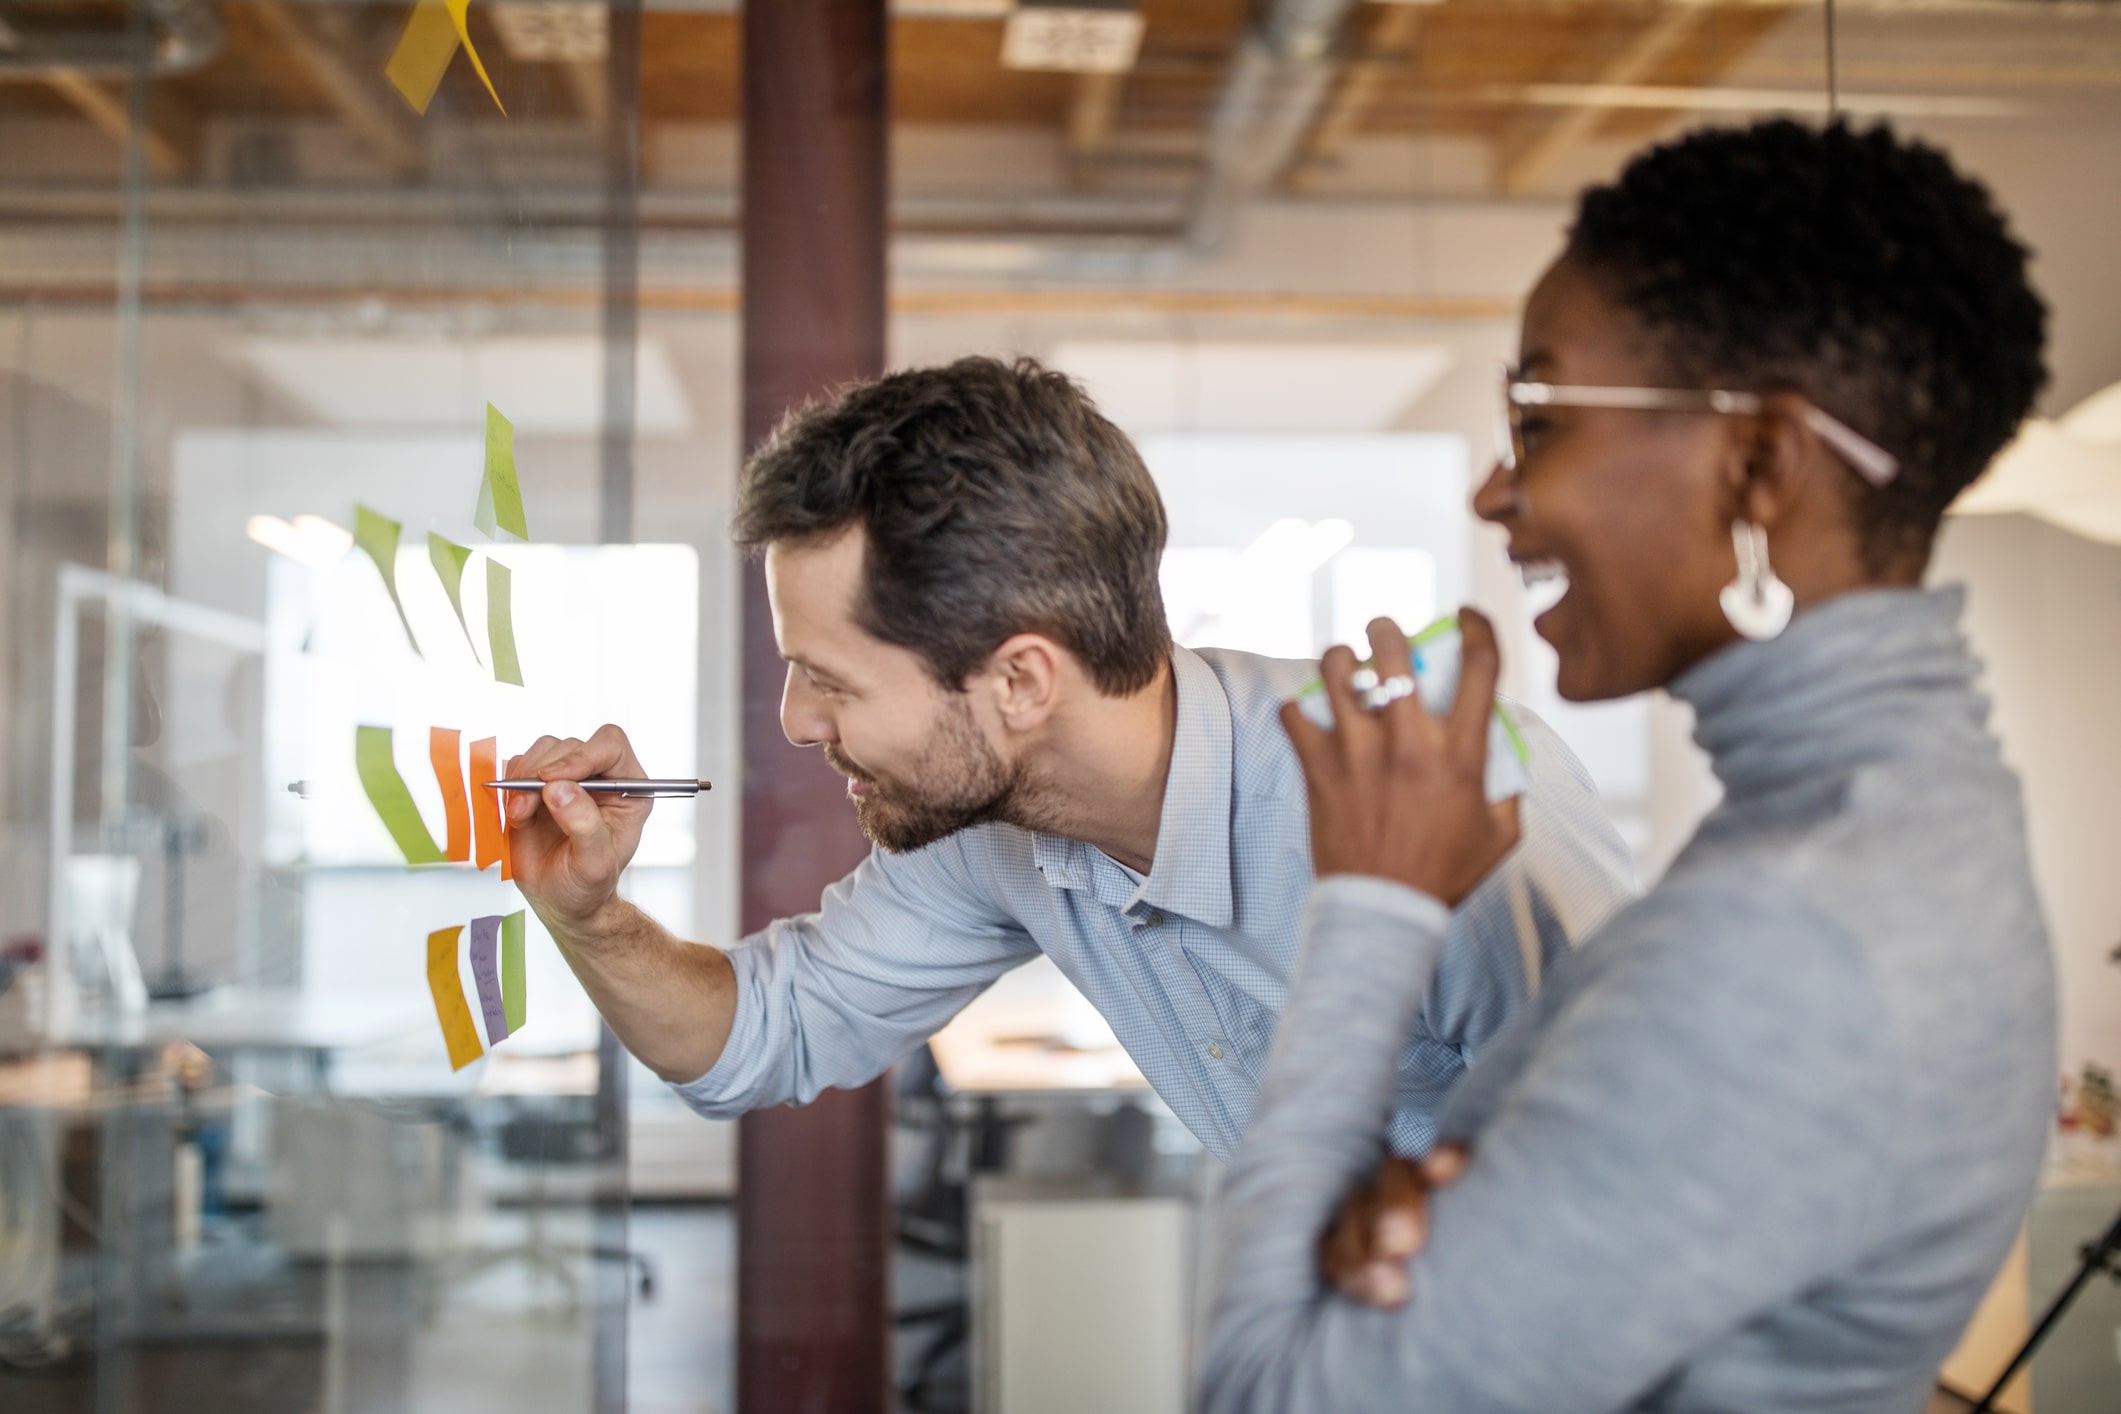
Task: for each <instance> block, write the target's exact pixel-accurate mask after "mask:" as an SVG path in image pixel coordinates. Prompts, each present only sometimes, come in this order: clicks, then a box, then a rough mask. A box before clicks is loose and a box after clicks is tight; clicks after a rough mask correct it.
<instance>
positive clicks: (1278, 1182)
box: [1201, 880, 1890, 1414]
mask: <svg viewBox="0 0 2121 1414" xmlns="http://www.w3.org/2000/svg"><path fill="white" fill-rule="evenodd" d="M1360 883H1361V885H1362V887H1361V888H1360V890H1359V891H1358V890H1357V889H1355V888H1354V887H1351V885H1350V884H1349V883H1345V882H1343V881H1339V880H1328V881H1321V883H1320V885H1319V891H1318V894H1319V896H1318V897H1317V898H1316V899H1315V900H1314V904H1313V909H1312V914H1311V917H1310V920H1309V937H1308V943H1307V948H1306V953H1305V957H1304V961H1303V966H1302V971H1301V974H1300V977H1299V981H1298V984H1297V987H1296V990H1295V993H1294V995H1293V997H1292V999H1291V1003H1290V1006H1289V1009H1288V1011H1287V1012H1286V1013H1285V1018H1284V1021H1283V1028H1284V1029H1283V1034H1282V1036H1281V1037H1279V1038H1278V1044H1277V1051H1276V1055H1275V1058H1274V1061H1273V1064H1272V1066H1271V1067H1270V1069H1269V1072H1268V1076H1267V1083H1266V1085H1265V1088H1264V1093H1263V1096H1262V1100H1261V1104H1260V1109H1259V1113H1258V1115H1257V1117H1256V1119H1255V1121H1254V1123H1253V1127H1252V1129H1251V1131H1250V1132H1249V1133H1248V1134H1247V1135H1246V1138H1245V1141H1244V1144H1243V1145H1242V1146H1241V1147H1240V1149H1239V1150H1238V1153H1237V1156H1236V1158H1235V1160H1234V1161H1233V1162H1232V1165H1231V1171H1230V1175H1229V1181H1228V1184H1227V1186H1226V1199H1225V1206H1224V1209H1223V1212H1222V1215H1221V1217H1220V1220H1219V1222H1218V1226H1217V1231H1216V1235H1215V1241H1216V1246H1217V1255H1218V1258H1219V1271H1218V1281H1217V1286H1216V1291H1215V1297H1214V1304H1213V1314H1212V1319H1211V1328H1210V1333H1209V1338H1208V1343H1207V1347H1206V1357H1205V1361H1204V1364H1203V1369H1202V1376H1201V1389H1202V1395H1203V1398H1202V1406H1203V1408H1204V1409H1206V1410H1209V1411H1213V1414H1235V1411H1266V1410H1276V1411H1303V1414H1333V1411H1341V1410H1371V1409H1376V1410H1385V1409H1390V1410H1395V1411H1408V1410H1416V1411H1418V1410H1424V1409H1433V1410H1438V1411H1450V1414H1474V1412H1475V1411H1497V1412H1498V1414H1499V1412H1500V1411H1525V1412H1526V1414H1547V1412H1548V1411H1552V1410H1556V1409H1575V1410H1586V1411H1590V1410H1612V1409H1621V1408H1626V1407H1628V1406H1629V1405H1631V1404H1632V1403H1633V1402H1635V1401H1636V1400H1638V1399H1640V1398H1641V1397H1642V1396H1643V1395H1644V1394H1645V1393H1646V1392H1648V1391H1650V1390H1652V1389H1653V1388H1655V1387H1656V1386H1657V1385H1658V1384H1659V1383H1660V1382H1661V1381H1663V1380H1665V1379H1666V1378H1669V1377H1670V1376H1671V1375H1672V1374H1673V1372H1674V1371H1676V1370H1678V1369H1679V1368H1681V1367H1682V1366H1683V1365H1684V1364H1685V1363H1686V1361H1687V1360H1688V1358H1689V1357H1690V1356H1691V1355H1692V1354H1693V1353H1694V1352H1696V1351H1698V1350H1700V1349H1701V1348H1702V1347H1703V1346H1704V1345H1705V1344H1707V1343H1708V1342H1710V1341H1711V1340H1713V1339H1715V1338H1716V1337H1718V1336H1719V1335H1721V1334H1723V1333H1725V1332H1727V1331H1729V1330H1732V1329H1734V1328H1736V1327H1737V1326H1739V1325H1741V1324H1742V1323H1744V1322H1745V1321H1746V1320H1747V1319H1749V1318H1750V1317H1751V1316H1753V1315H1755V1314H1757V1313H1758V1312H1760V1311H1761V1310H1763V1309H1766V1308H1769V1307H1771V1306H1773V1305H1775V1304H1778V1303H1780V1302H1783V1301H1787V1300H1789V1299H1790V1298H1791V1297H1793V1296H1794V1295H1795V1294H1796V1293H1798V1292H1800V1291H1802V1290H1804V1289H1805V1288H1806V1287H1807V1286H1809V1285H1811V1284H1812V1283H1813V1282H1815V1281H1816V1280H1817V1279H1818V1278H1819V1277H1820V1276H1821V1275H1822V1274H1823V1273H1826V1272H1829V1271H1832V1270H1834V1269H1836V1268H1837V1267H1838V1266H1840V1265H1841V1264H1844V1263H1845V1262H1846V1261H1847V1260H1848V1256H1849V1254H1850V1253H1851V1252H1853V1251H1858V1250H1860V1242H1861V1234H1862V1233H1863V1232H1864V1231H1865V1230H1866V1227H1867V1226H1868V1219H1869V1216H1870V1215H1871V1214H1874V1213H1875V1212H1876V1211H1877V1204H1878V1203H1879V1202H1880V1201H1882V1200H1881V1198H1880V1195H1881V1194H1882V1193H1883V1192H1884V1191H1885V1189H1886V1185H1885V1183H1884V1182H1883V1181H1882V1175H1883V1168H1882V1160H1881V1152H1882V1148H1883V1144H1884V1141H1883V1140H1882V1139H1880V1137H1879V1135H1880V1133H1881V1131H1884V1130H1887V1129H1889V1124H1888V1122H1887V1121H1886V1119H1885V1118H1884V1116H1885V1115H1886V1114H1887V1113H1888V1111H1887V1109H1886V1106H1887V1105H1888V1103H1889V1101H1888V1093H1889V1089H1890V1087H1889V1085H1888V1084H1887V1083H1886V1080H1885V1078H1884V1077H1885V1076H1886V1075H1887V1074H1888V1069H1887V1066H1886V1064H1885V1062H1884V1061H1883V1060H1882V1059H1881V1052H1882V1047H1883V1046H1884V1045H1885V1042H1884V1041H1883V1040H1881V1039H1880V1038H1879V1036H1878V1034H1877V1033H1878V1027H1877V1025H1876V1021H1875V1017H1876V1009H1875V1005H1874V1004H1873V1003H1872V1002H1867V1001H1866V1000H1865V999H1866V998H1875V986H1874V983H1873V980H1872V979H1871V978H1870V976H1869V974H1868V970H1867V968H1866V967H1865V966H1864V964H1863V961H1862V957H1861V954H1860V951H1859V950H1858V949H1856V948H1855V947H1854V946H1852V945H1850V944H1849V943H1848V942H1847V940H1846V939H1845V938H1843V937H1841V936H1840V935H1839V934H1838V933H1837V932H1836V930H1834V929H1833V928H1832V926H1831V925H1830V924H1828V923H1827V921H1826V920H1824V919H1823V918H1820V917H1817V916H1816V915H1810V914H1807V913H1806V912H1805V911H1804V909H1803V907H1802V906H1801V905H1799V904H1795V903H1793V902H1792V901H1790V900H1789V899H1787V898H1784V899H1782V900H1781V901H1780V902H1779V903H1778V902H1776V901H1774V900H1773V899H1771V898H1769V897H1767V896H1765V894H1762V895H1760V896H1757V897H1746V896H1743V895H1742V891H1739V893H1737V894H1734V895H1733V896H1728V897H1721V898H1719V899H1717V900H1716V901H1715V902H1716V910H1715V913H1714V918H1715V922H1714V926H1713V927H1708V926H1704V916H1705V911H1704V910H1702V909H1700V908H1698V907H1697V908H1695V909H1693V910H1688V909H1686V908H1684V907H1682V906H1680V905H1679V904H1676V903H1673V902H1671V901H1669V900H1662V899H1657V898H1653V899H1651V900H1646V901H1645V902H1644V903H1642V904H1640V905H1637V906H1636V907H1635V908H1633V909H1631V910H1629V912H1628V913H1626V914H1624V915H1622V916H1621V918H1620V919H1617V920H1616V921H1615V925H1614V926H1613V927H1610V928H1608V929H1607V930H1605V931H1604V932H1602V933H1601V934H1600V936H1599V938H1598V940H1597V941H1596V942H1595V943H1594V944H1593V945H1592V946H1593V947H1594V948H1595V949H1597V950H1598V951H1599V953H1600V957H1599V961H1600V963H1601V964H1605V963H1608V962H1609V961H1610V962H1611V965H1610V966H1601V968H1600V971H1599V973H1598V975H1597V976H1596V978H1595V979H1594V980H1593V981H1592V982H1591V983H1590V984H1589V985H1587V986H1585V987H1583V988H1581V989H1576V990H1574V991H1573V992H1572V994H1571V995H1570V996H1569V997H1567V999H1566V1002H1565V1004H1564V1005H1561V1006H1559V1007H1557V1008H1555V1009H1554V1011H1553V1013H1552V1015H1550V1016H1545V1017H1543V1018H1542V1030H1541V1032H1540V1033H1539V1035H1538V1037H1537V1040H1536V1043H1535V1044H1534V1045H1533V1046H1532V1047H1531V1053H1530V1055H1529V1056H1528V1057H1527V1058H1526V1061H1525V1065H1524V1068H1523V1069H1522V1070H1521V1071H1520V1072H1519V1074H1518V1076H1517V1079H1516V1083H1515V1084H1514V1085H1512V1086H1510V1087H1509V1089H1508V1092H1507V1094H1506V1095H1505V1096H1504V1098H1503V1099H1502V1101H1501V1102H1500V1104H1499V1105H1498V1107H1497V1109H1496V1112H1495V1113H1494V1115H1493V1116H1492V1118H1491V1119H1490V1122H1489V1123H1488V1124H1487V1125H1486V1126H1485V1127H1484V1128H1483V1129H1482V1130H1481V1132H1480V1134H1479V1135H1478V1137H1477V1138H1476V1139H1475V1141H1474V1148H1473V1152H1472V1158H1471V1162H1470V1163H1469V1165H1468V1167H1467V1169H1466V1172H1465V1174H1464V1176H1463V1177H1462V1178H1461V1179H1460V1180H1459V1181H1458V1182H1457V1183H1456V1184H1455V1185H1453V1186H1452V1187H1450V1188H1448V1189H1445V1190H1442V1191H1441V1192H1439V1193H1437V1194H1435V1195H1433V1196H1432V1198H1431V1223H1430V1236H1429V1240H1428V1243H1427V1245H1426V1247H1425V1248H1424V1250H1423V1251H1422V1253H1421V1254H1420V1255H1419V1256H1418V1257H1417V1258H1416V1259H1415V1261H1414V1263H1413V1264H1412V1268H1411V1273H1410V1275H1411V1281H1412V1291H1413V1296H1412V1299H1411V1300H1410V1301H1409V1302H1408V1303H1407V1304H1406V1305H1405V1306H1403V1307H1401V1308H1400V1309H1398V1310H1396V1311H1379V1310H1373V1309H1370V1308H1368V1307H1364V1306H1360V1305H1357V1304H1355V1303H1352V1302H1348V1301H1346V1300H1344V1299H1342V1298H1340V1297H1339V1296H1338V1295H1337V1294H1335V1293H1333V1292H1331V1291H1330V1290H1329V1289H1327V1288H1325V1287H1324V1286H1323V1285H1322V1284H1321V1282H1320V1279H1319V1276H1318V1272H1317V1265H1316V1264H1317V1243H1318V1237H1319V1234H1320V1233H1321V1232H1322V1231H1323V1230H1324V1228H1325V1226H1326V1223H1327V1222H1328V1220H1329V1219H1330V1217H1331V1215H1332V1213H1333V1211H1334V1209H1335V1207H1336V1206H1337V1205H1338V1203H1339V1202H1340V1200H1341V1198H1342V1196H1343V1195H1344V1194H1345V1193H1346V1192H1347V1191H1348V1190H1349V1188H1350V1187H1351V1186H1352V1185H1354V1184H1355V1183H1356V1182H1358V1181H1359V1180H1361V1179H1363V1178H1365V1177H1366V1176H1367V1175H1368V1174H1369V1173H1370V1172H1371V1171H1372V1169H1373V1168H1374V1165H1375V1163H1376V1161H1377V1158H1378V1156H1379V1148H1380V1146H1379V1142H1378V1138H1377V1136H1378V1134H1379V1131H1380V1129H1381V1125H1382V1119H1383V1116H1382V1114H1381V1112H1380V1108H1379V1107H1380V1105H1381V1103H1382V1100H1383V1096H1384V1089H1385V1085H1386V1083H1387V1077H1388V1075H1389V1072H1390V1069H1391V1063H1392V1053H1393V1050H1394V1044H1395V1040H1396V1037H1397V1034H1398V1028H1399V1026H1400V1025H1401V1024H1403V1022H1404V1020H1405V1018H1406V1017H1407V1016H1408V1015H1409V1014H1410V1012H1411V1011H1412V1009H1413V1008H1414V1007H1415V1006H1416V1005H1418V1003H1419V998H1420V989H1421V987H1422V986H1423V985H1424V984H1425V983H1426V981H1427V974H1428V972H1429V970H1430V968H1431V967H1432V966H1433V960H1434V958H1435V956H1436V954H1437V952H1438V951H1439V949H1440V947H1441V942H1440V940H1441V939H1442V937H1443V936H1444V933H1443V914H1442V912H1441V909H1440V907H1439V906H1438V905H1436V904H1435V902H1434V900H1430V899H1425V898H1423V897H1422V896H1420V895H1418V894H1414V893H1412V892H1411V891H1408V890H1398V892H1399V894H1400V895H1401V897H1400V898H1399V899H1398V900H1397V901H1396V902H1388V901H1386V899H1385V898H1384V897H1382V895H1381V893H1380V891H1382V890H1389V889H1392V888H1394V886H1391V885H1386V884H1383V883H1381V882H1378V881H1373V880H1364V881H1360ZM1762 887H1763V889H1764V888H1765V887H1767V886H1766V885H1763V886H1762ZM1615 948H1625V949H1627V950H1628V951H1627V953H1626V955H1625V956H1618V957H1615V958H1612V959H1608V958H1607V957H1606V956H1604V954H1605V950H1607V949H1615ZM1579 961H1590V958H1588V957H1586V958H1583V959H1579Z"/></svg>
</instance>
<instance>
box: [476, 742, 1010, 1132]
mask: <svg viewBox="0 0 2121 1414" xmlns="http://www.w3.org/2000/svg"><path fill="white" fill-rule="evenodd" d="M507 774H509V775H511V776H536V777H538V778H540V779H542V780H544V781H546V782H548V784H547V785H546V787H545V790H544V792H543V793H542V796H527V795H513V794H512V795H510V796H509V797H508V800H507V809H508V814H509V836H508V845H509V851H510V863H511V867H512V869H513V872H514V875H515V881H516V883H517V885H518V887H520V888H521V889H522V891H523V895H524V897H525V898H527V899H528V900H529V901H530V904H531V907H533V908H534V909H536V910H537V913H538V917H539V918H540V919H542V920H543V921H544V923H545V926H546V927H547V928H548V929H549V930H550V931H551V933H552V936H553V939H554V941H555V942H557V943H558V945H559V948H560V953H561V955H562V956H563V957H565V958H566V959H567V964H568V966H569V967H571V968H573V969H574V973H575V976H576V977H577V978H579V979H580V980H581V983H582V986H583V989H584V990H585V991H587V992H588V994H589V996H590V999H591V1000H592V1001H594V1002H595V1003H596V1006H597V1010H598V1011H599V1012H601V1013H602V1014H603V1016H604V1018H605V1020H606V1021H608V1022H609V1023H610V1024H611V1029H612V1030H613V1031H614V1032H616V1033H617V1034H618V1037H619V1039H620V1041H622V1042H623V1043H624V1044H625V1046H626V1048H627V1049H628V1050H630V1051H632V1052H633V1053H634V1054H635V1055H636V1056H639V1057H640V1059H641V1061H642V1063H643V1064H645V1065H647V1066H648V1067H649V1069H651V1070H653V1071H654V1072H655V1073H656V1074H657V1075H659V1076H661V1077H662V1078H663V1079H665V1080H668V1081H671V1082H673V1083H675V1084H678V1085H679V1086H680V1087H681V1091H682V1093H683V1094H684V1095H685V1097H686V1099H687V1100H689V1101H691V1102H692V1103H693V1104H694V1105H695V1106H696V1107H698V1108H701V1109H703V1110H710V1111H712V1112H715V1113H734V1112H737V1111H741V1110H744V1109H750V1108H755V1107H757V1106H759V1105H765V1104H775V1103H780V1102H783V1101H796V1102H801V1101H807V1100H809V1099H812V1098H814V1097H815V1095H816V1094H817V1092H818V1091H819V1090H820V1089H822V1088H824V1087H826V1086H829V1085H853V1084H860V1083H862V1082H864V1081H866V1080H869V1079H871V1078H872V1077H874V1076H875V1075H877V1074H879V1073H880V1072H882V1071H883V1070H884V1068H885V1067H887V1066H889V1065H890V1064H891V1063H892V1062H893V1061H895V1060H897V1059H898V1058H899V1056H901V1055H903V1054H904V1053H905V1051H906V1050H907V1049H908V1048H909V1047H911V1046H912V1045H914V1044H916V1043H917V1042H918V1041H919V1040H921V1039H922V1038H924V1037H925V1036H927V1035H929V1034H930V1033H932V1032H933V1031H934V1030H936V1029H937V1028H939V1027H940V1026H941V1025H942V1024H943V1023H944V1022H945V1021H947V1020H949V1018H950V1017H951V1016H953V1015H955V1014H956V1013H957V1011H958V1010H960V1009H961V1008H962V1007H963V1006H964V1005H965V1003H967V1002H969V1001H970V1000H971V999H972V998H973V997H975V996H977V995H978V994H979V992H980V991H981V989H983V988H984V987H985V986H986V985H987V984H988V983H989V982H992V981H993V980H994V978H996V977H998V976H1000V975H1001V974H1002V973H1003V972H1006V971H1007V970H1009V969H1010V968H1011V967H1014V966H1016V965H1017V964H1018V963H1020V962H1023V961H1024V960H1026V959H1027V958H1029V957H1031V956H1032V955H1033V954H1034V953H1035V952H1036V951H1037V947H1036V945H1035V944H1034V943H1032V942H1031V940H1030V939H1029V938H1028V937H1027V936H1026V935H1025V934H1024V933H1023V931H1022V929H1021V928H1018V927H1017V926H1015V924H1014V922H1013V920H1010V919H1007V918H1004V917H1002V916H1000V915H999V914H998V913H996V912H995V911H994V910H993V909H992V908H991V907H982V906H981V903H980V900H979V897H978V893H979V891H978V890H977V889H976V888H975V887H974V886H973V883H972V880H971V879H970V878H969V877H968V876H967V874H966V873H965V871H964V869H963V865H962V860H961V853H960V851H958V850H956V849H955V848H954V847H953V846H952V845H951V844H950V842H948V841H946V842H944V844H942V845H938V846H935V847H934V848H931V849H928V850H923V851H919V852H918V853H916V854H913V855H908V856H905V857H904V858H902V859H886V858H883V857H872V858H871V859H869V860H867V861H865V862H864V863H863V864H862V865H861V866H860V867H859V868H857V869H856V870H855V871H854V873H853V874H850V875H849V876H848V877H847V878H846V879H843V880H842V881H840V882H839V883H838V884H835V885H834V886H833V887H832V889H830V890H829V891H827V893H826V896H825V899H824V902H823V906H822V908H821V910H820V912H818V913H817V914H813V915H807V916H805V917H802V918H797V919H788V920H784V921H782V922H779V923H775V924H773V925H772V926H770V927H769V928H768V929H766V930H765V932H763V933H761V934H759V935H758V936H757V937H755V938H750V939H746V940H745V941H744V942H743V943H742V944H739V945H738V946H737V947H736V948H734V949H733V950H730V951H727V952H725V951H723V950H721V949H718V948H714V947H710V946H707V945H705V944H701V943H690V942H685V941H683V940H681V939H679V938H677V937H674V936H673V935H672V934H671V933H670V932H669V931H668V930H667V929H665V928H663V927H662V925H660V924H658V923H657V922H656V921H655V920H654V919H652V918H650V917H648V915H647V914H645V913H643V912H642V911H641V910H640V909H638V908H635V907H634V906H633V905H632V904H630V903H628V902H626V901H625V900H624V899H621V898H619V897H618V895H617V888H618V879H619V875H620V873H621V872H622V871H623V870H624V868H625V866H626V864H627V862H628V861H629V860H631V859H632V857H633V854H634V850H635V849H636V848H637V847H638V845H639V843H640V837H641V827H642V826H643V825H644V824H645V823H646V821H647V817H648V809H649V802H647V801H645V800H628V799H622V798H619V797H615V796H601V797H600V796H592V795H590V794H589V793H588V792H586V791H583V790H581V789H579V788H578V787H577V786H576V785H574V784H573V783H574V782H577V781H582V780H587V779H591V778H593V777H598V776H619V775H625V776H642V775H645V774H647V773H646V772H645V771H644V770H643V769H642V768H641V764H640V762H639V761H638V760H636V759H635V757H634V754H633V748H632V747H631V745H629V744H628V743H627V741H626V737H625V734H624V733H623V732H621V731H620V730H619V729H618V728H617V727H612V726H606V727H603V728H600V729H599V730H598V731H597V732H596V734H595V735H594V736H592V737H590V738H589V740H587V741H577V740H567V741H558V740H554V739H553V738H550V737H546V738H541V739H540V740H539V741H538V742H537V743H536V744H535V745H534V746H532V747H531V749H530V750H529V751H527V752H525V753H524V754H523V755H521V756H518V757H516V758H514V759H513V760H511V761H510V762H509V763H508V766H507Z"/></svg>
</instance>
